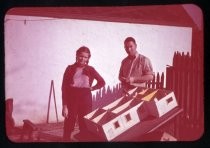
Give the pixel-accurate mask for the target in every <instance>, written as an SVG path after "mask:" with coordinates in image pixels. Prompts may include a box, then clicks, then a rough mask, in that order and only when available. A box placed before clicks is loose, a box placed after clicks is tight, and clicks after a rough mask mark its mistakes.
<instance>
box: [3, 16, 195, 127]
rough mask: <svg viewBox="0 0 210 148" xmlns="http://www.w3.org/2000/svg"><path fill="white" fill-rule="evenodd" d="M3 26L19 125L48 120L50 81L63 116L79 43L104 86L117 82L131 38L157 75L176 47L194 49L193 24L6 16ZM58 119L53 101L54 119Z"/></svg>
mask: <svg viewBox="0 0 210 148" xmlns="http://www.w3.org/2000/svg"><path fill="white" fill-rule="evenodd" d="M4 26H5V95H6V98H5V99H8V98H13V99H14V102H13V106H14V108H13V117H14V120H15V123H16V125H21V124H23V122H22V120H24V119H30V120H31V121H32V122H34V123H40V122H46V118H47V107H48V101H49V93H50V84H51V81H52V80H53V81H54V88H55V96H56V104H57V112H58V119H59V121H62V120H63V117H62V116H61V110H62V102H61V84H62V78H63V73H64V71H65V68H66V67H67V66H68V65H69V64H73V63H74V62H75V52H76V50H77V49H78V48H79V47H81V46H87V47H89V48H90V50H91V55H92V56H91V59H90V62H89V65H91V66H93V67H94V68H95V69H96V70H97V71H98V72H99V73H100V74H101V76H102V77H103V78H104V79H105V81H106V87H107V86H110V87H112V86H114V85H116V84H118V83H119V80H118V72H119V68H120V64H121V61H122V59H123V58H125V56H126V52H125V50H124V45H123V42H124V39H125V38H126V37H128V36H132V37H134V38H135V39H136V42H137V50H138V52H139V53H141V54H143V55H145V56H147V57H148V58H149V59H150V60H151V62H152V65H153V69H154V72H155V73H157V72H159V73H162V72H163V73H165V70H166V65H172V59H173V55H174V52H175V51H179V52H184V53H187V52H189V53H191V41H192V28H190V27H178V26H163V25H153V24H132V23H120V22H105V21H91V20H79V19H58V18H47V17H32V16H16V15H6V16H5V24H4ZM93 93H94V92H93ZM55 121H56V116H55V110H54V104H53V99H52V100H51V106H50V122H55Z"/></svg>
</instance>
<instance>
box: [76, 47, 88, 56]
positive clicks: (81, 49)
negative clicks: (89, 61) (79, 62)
mask: <svg viewBox="0 0 210 148" xmlns="http://www.w3.org/2000/svg"><path fill="white" fill-rule="evenodd" d="M81 52H86V53H88V54H89V58H90V57H91V54H90V49H89V48H88V47H85V46H82V47H80V48H79V49H77V51H76V56H79V54H80V53H81Z"/></svg>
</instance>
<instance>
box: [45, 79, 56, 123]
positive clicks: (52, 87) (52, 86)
mask: <svg viewBox="0 0 210 148" xmlns="http://www.w3.org/2000/svg"><path fill="white" fill-rule="evenodd" d="M52 93H53V98H54V104H55V113H56V119H57V122H58V113H57V106H56V99H55V88H54V82H53V80H51V85H50V94H49V101H48V109H47V123H49V114H50V101H51V94H52Z"/></svg>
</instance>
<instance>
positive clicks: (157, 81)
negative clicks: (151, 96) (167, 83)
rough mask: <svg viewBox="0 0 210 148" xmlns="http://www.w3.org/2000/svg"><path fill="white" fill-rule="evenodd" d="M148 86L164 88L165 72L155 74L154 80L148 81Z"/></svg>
mask: <svg viewBox="0 0 210 148" xmlns="http://www.w3.org/2000/svg"><path fill="white" fill-rule="evenodd" d="M146 85H147V87H148V88H155V89H164V73H162V74H161V75H160V73H159V72H158V73H157V75H154V77H153V80H152V81H148V82H147V84H146Z"/></svg>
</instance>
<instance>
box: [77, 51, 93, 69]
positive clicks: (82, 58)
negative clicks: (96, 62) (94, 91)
mask: <svg viewBox="0 0 210 148" xmlns="http://www.w3.org/2000/svg"><path fill="white" fill-rule="evenodd" d="M89 58H90V55H89V53H87V52H81V53H80V54H79V55H78V56H77V63H78V64H79V65H80V66H85V65H87V64H88V61H89Z"/></svg>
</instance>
